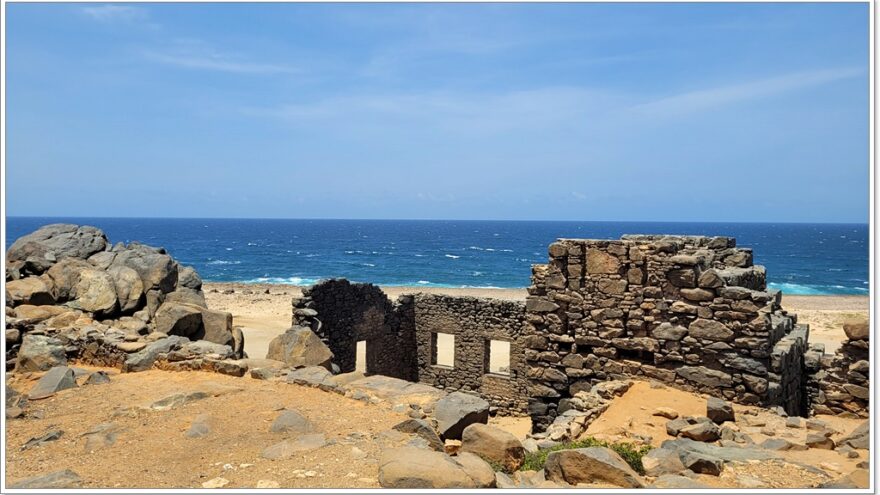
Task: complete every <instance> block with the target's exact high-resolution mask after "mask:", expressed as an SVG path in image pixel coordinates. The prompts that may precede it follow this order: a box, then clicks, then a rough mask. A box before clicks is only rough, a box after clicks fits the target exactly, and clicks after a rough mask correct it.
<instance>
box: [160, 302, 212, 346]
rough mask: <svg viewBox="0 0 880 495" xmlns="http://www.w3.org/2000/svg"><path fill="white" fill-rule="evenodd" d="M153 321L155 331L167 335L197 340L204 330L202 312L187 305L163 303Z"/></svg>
mask: <svg viewBox="0 0 880 495" xmlns="http://www.w3.org/2000/svg"><path fill="white" fill-rule="evenodd" d="M154 321H155V325H156V331H157V332H162V333H165V334H168V335H180V336H183V337H193V338H197V337H196V336H197V335H198V334H199V333H200V332H201V331H203V328H204V324H203V320H202V312H201V311H199V308H197V307H195V306H192V305H189V304H181V303H174V302H167V303H163V304H162V305H161V306H160V307H159V310H158V311H156V315H155V317H154Z"/></svg>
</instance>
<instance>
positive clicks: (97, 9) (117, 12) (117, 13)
mask: <svg viewBox="0 0 880 495" xmlns="http://www.w3.org/2000/svg"><path fill="white" fill-rule="evenodd" d="M82 11H83V12H84V13H85V14H86V15H88V16H89V17H91V18H92V19H95V20H97V21H101V22H125V23H130V22H136V21H143V20H146V19H147V17H148V15H147V11H146V10H144V9H142V8H140V7H134V6H131V5H98V6H90V7H83V8H82Z"/></svg>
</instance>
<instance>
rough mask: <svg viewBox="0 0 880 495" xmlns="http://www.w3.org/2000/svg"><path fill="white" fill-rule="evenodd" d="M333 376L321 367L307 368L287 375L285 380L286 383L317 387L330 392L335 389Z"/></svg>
mask: <svg viewBox="0 0 880 495" xmlns="http://www.w3.org/2000/svg"><path fill="white" fill-rule="evenodd" d="M332 378H333V374H332V373H330V371H328V370H327V368H324V367H322V366H308V367H306V368H299V369H295V370H293V371H291V372H290V373H288V374H287V377H286V378H285V380H286V381H287V382H288V383H295V384H297V385H307V386H309V387H317V388H320V389H322V390H332V389H334V388H336V383H334V382H333V380H332Z"/></svg>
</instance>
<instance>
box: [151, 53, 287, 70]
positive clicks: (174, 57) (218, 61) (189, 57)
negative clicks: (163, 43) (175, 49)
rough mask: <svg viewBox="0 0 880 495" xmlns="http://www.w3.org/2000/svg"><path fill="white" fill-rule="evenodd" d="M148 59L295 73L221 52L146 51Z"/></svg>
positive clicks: (179, 64) (195, 66) (212, 67)
mask: <svg viewBox="0 0 880 495" xmlns="http://www.w3.org/2000/svg"><path fill="white" fill-rule="evenodd" d="M144 56H146V57H147V58H148V59H150V60H152V61H154V62H159V63H162V64H166V65H173V66H175V67H181V68H184V69H193V70H210V71H219V72H232V73H238V74H295V73H298V72H299V70H297V69H296V68H294V67H291V66H289V65H283V64H266V63H255V62H246V61H241V60H234V59H232V58H231V57H229V56H227V55H222V54H219V53H202V54H197V53H161V52H154V51H146V52H144Z"/></svg>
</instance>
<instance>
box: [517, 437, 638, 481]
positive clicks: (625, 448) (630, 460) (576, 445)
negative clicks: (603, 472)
mask: <svg viewBox="0 0 880 495" xmlns="http://www.w3.org/2000/svg"><path fill="white" fill-rule="evenodd" d="M587 447H606V448H609V449H611V450H613V451H614V452H617V454H618V455H620V457H622V458H623V460H624V461H626V463H627V464H629V465H630V467H632V468H633V469H634V470H635V471H636V472H637V473H639V474H645V467H644V466H642V457H644V456H645V454H647V453H648V452H649V451H650V450H651V446H650V445H641V446H639V445H634V444H631V443H627V442H620V443H610V442H605V441H603V440H597V439H595V438H593V437H586V438H583V439H580V440H575V441H572V442H564V443H561V444H559V445H554V446H553V447H550V448H549V449H541V450H539V451H537V452H528V453H526V460H525V462H524V463H523V465H522V467H521V468H520V470H523V471H525V470H528V471H540V470H541V469H544V464H546V463H547V456H548V455H550V453H551V452H556V451H557V450H569V449H585V448H587Z"/></svg>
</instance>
